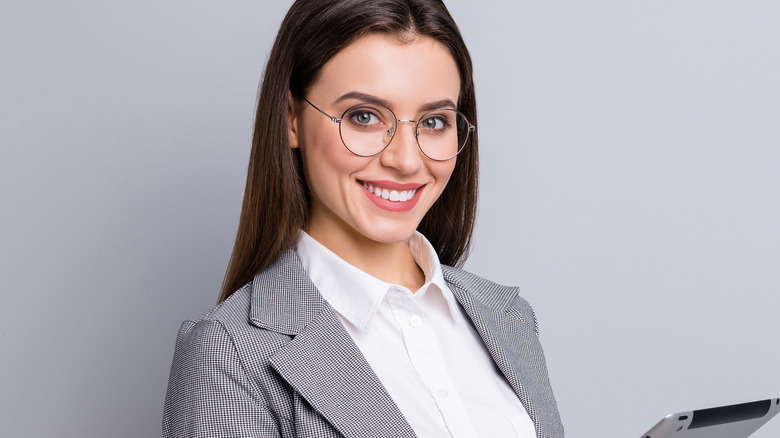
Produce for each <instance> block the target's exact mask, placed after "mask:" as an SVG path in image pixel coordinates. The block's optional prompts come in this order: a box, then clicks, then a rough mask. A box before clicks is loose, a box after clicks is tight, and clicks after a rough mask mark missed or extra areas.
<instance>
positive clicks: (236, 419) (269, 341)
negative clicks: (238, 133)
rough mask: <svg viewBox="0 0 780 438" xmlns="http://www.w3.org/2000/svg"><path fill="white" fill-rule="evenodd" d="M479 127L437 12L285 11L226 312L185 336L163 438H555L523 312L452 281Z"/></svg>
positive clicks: (556, 426) (468, 78)
mask: <svg viewBox="0 0 780 438" xmlns="http://www.w3.org/2000/svg"><path fill="white" fill-rule="evenodd" d="M475 124H476V102H475V97H474V85H473V78H472V69H471V60H470V58H469V55H468V51H467V50H466V47H465V45H464V43H463V40H462V38H461V36H460V34H459V31H458V29H457V27H456V25H455V23H454V22H453V21H452V18H451V17H450V15H449V13H448V11H447V10H446V8H445V6H444V4H443V3H442V2H441V1H437V0H371V1H366V0H362V1H357V0H298V1H296V2H295V3H294V4H293V6H292V7H291V9H290V11H289V12H288V14H287V16H286V18H285V20H284V22H283V23H282V26H281V29H280V31H279V34H278V36H277V39H276V43H275V45H274V47H273V50H272V52H271V55H270V57H269V61H268V64H267V66H266V71H265V77H264V79H263V84H262V88H261V93H260V100H259V103H258V110H257V117H256V124H255V133H254V139H253V147H252V154H251V158H250V164H249V172H248V173H249V174H248V178H247V186H246V191H245V195H244V203H243V208H242V213H241V219H240V224H239V230H238V236H237V238H236V243H235V248H234V251H233V255H232V258H231V261H230V265H229V267H228V272H227V274H226V278H225V283H224V287H223V290H222V294H221V295H220V302H221V304H220V305H219V306H218V307H217V308H216V309H214V310H213V311H211V312H209V313H207V314H206V315H204V316H202V317H200V318H198V319H196V320H192V321H187V322H185V323H184V324H183V325H182V328H181V330H180V333H179V337H178V340H177V345H176V352H175V355H174V360H173V366H172V370H171V377H170V382H169V387H168V395H167V397H166V402H165V418H164V424H163V431H164V435H165V436H171V437H173V436H175V437H201V436H202V437H206V436H230V437H237V436H241V437H341V436H346V437H381V436H386V437H409V436H421V437H440V436H441V437H450V436H451V437H475V436H482V437H533V436H538V437H562V436H563V428H562V425H561V423H560V419H559V416H558V411H557V407H556V404H555V400H554V397H553V394H552V390H551V388H550V384H549V380H548V377H547V370H546V365H545V362H544V358H543V353H542V349H541V346H540V345H539V342H538V339H537V332H536V321H535V317H534V315H533V312H532V311H531V309H530V307H529V306H528V304H527V303H526V302H525V301H524V300H523V299H522V298H520V297H518V296H517V290H516V289H514V288H507V287H503V286H499V285H496V284H493V283H490V282H488V281H486V280H483V279H481V278H478V277H476V276H474V275H471V274H468V273H466V272H463V271H461V270H459V269H457V268H454V267H451V266H458V265H460V264H461V263H462V262H463V260H464V258H465V254H466V252H467V249H468V247H469V242H470V238H471V233H472V228H473V223H474V216H475V210H476V194H477V136H476V128H475ZM447 265H449V266H447Z"/></svg>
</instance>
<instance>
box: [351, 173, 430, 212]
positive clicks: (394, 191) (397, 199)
mask: <svg viewBox="0 0 780 438" xmlns="http://www.w3.org/2000/svg"><path fill="white" fill-rule="evenodd" d="M357 183H358V184H359V185H360V186H362V188H363V193H365V194H366V196H367V197H368V199H369V200H370V201H371V202H372V203H373V204H374V205H376V206H377V207H379V208H381V209H383V210H387V211H391V212H396V213H401V212H406V211H411V210H412V209H413V208H414V206H415V205H417V201H418V200H419V199H420V194H421V193H422V191H423V189H424V188H425V184H419V183H418V184H414V183H412V184H399V183H397V182H393V181H360V180H358V181H357Z"/></svg>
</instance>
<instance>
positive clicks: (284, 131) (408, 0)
mask: <svg viewBox="0 0 780 438" xmlns="http://www.w3.org/2000/svg"><path fill="white" fill-rule="evenodd" d="M369 33H383V34H390V35H394V36H395V37H397V38H398V39H399V40H400V41H409V40H412V39H414V37H416V36H428V37H431V38H433V39H435V40H436V41H438V42H439V43H441V44H442V45H444V46H445V47H446V48H447V49H448V50H449V52H450V54H451V55H452V57H453V59H454V60H455V63H456V64H457V66H458V70H459V73H460V79H461V85H460V95H459V97H458V110H459V111H460V112H462V113H463V114H464V115H465V116H466V117H467V118H468V119H469V121H471V123H472V124H474V125H476V124H477V107H476V97H475V93H474V79H473V70H472V63H471V57H470V55H469V52H468V49H467V48H466V44H465V43H464V41H463V38H462V37H461V34H460V31H459V30H458V27H457V25H456V24H455V22H454V20H453V19H452V16H451V15H450V13H449V11H448V10H447V8H446V7H445V6H444V3H443V2H442V1H441V0H297V1H295V3H294V4H293V5H292V6H291V7H290V10H289V11H288V12H287V15H286V16H285V18H284V21H283V22H282V25H281V27H280V29H279V33H278V34H277V36H276V41H275V42H274V45H273V48H272V49H271V53H270V55H269V58H268V62H267V64H266V67H265V72H264V75H263V80H262V85H261V87H260V97H259V99H258V104H257V113H256V117H255V127H254V134H253V137H252V151H251V154H250V158H249V168H248V170H247V180H246V187H245V190H244V200H243V204H242V207H241V215H240V218H239V224H238V232H237V233H236V241H235V245H234V247H233V253H232V255H231V257H230V262H229V263H228V267H227V272H226V274H225V279H224V282H223V284H222V290H221V293H220V295H219V300H218V302H222V301H223V300H225V299H226V298H227V297H228V296H230V294H232V293H233V292H234V291H236V290H237V289H239V288H240V287H242V286H243V285H245V284H247V283H248V282H250V281H251V280H252V278H253V277H254V276H255V275H257V274H258V273H259V272H260V271H262V270H263V269H264V268H265V267H267V266H268V265H270V264H271V263H272V262H273V261H274V260H276V259H277V258H279V256H281V255H282V254H283V253H284V252H286V251H287V250H289V249H290V248H291V247H292V246H293V245H295V243H296V242H297V239H298V233H299V230H301V229H304V228H305V227H306V224H307V221H308V219H309V208H310V195H309V189H308V186H307V184H306V180H305V178H304V175H303V165H302V161H301V156H300V152H299V150H298V149H293V148H291V147H290V141H289V119H288V111H289V97H288V93H291V94H292V96H293V97H294V98H296V99H301V98H303V97H305V95H306V93H307V92H308V91H309V88H311V86H312V84H313V83H314V82H315V81H316V80H317V78H318V76H319V74H320V71H321V70H322V68H323V66H324V65H325V64H326V63H327V62H328V61H329V60H330V59H331V58H333V56H335V55H336V54H337V53H339V52H340V51H341V50H342V49H344V48H345V47H347V46H348V45H349V44H351V43H352V42H354V41H356V40H357V39H359V38H360V37H362V36H365V35H367V34H369ZM469 142H470V144H469V145H467V147H466V148H465V149H464V150H463V152H461V153H460V154H459V155H458V156H457V157H456V158H454V159H455V160H456V163H455V169H454V170H453V173H452V175H451V177H450V181H449V183H448V184H447V186H446V187H445V189H444V191H443V192H442V194H441V196H440V197H439V199H438V200H437V201H436V202H435V203H434V204H433V205H432V206H431V208H430V210H429V211H428V212H427V213H426V215H425V216H424V217H423V219H422V221H421V222H420V224H419V226H418V227H417V230H418V231H419V232H421V233H422V234H423V235H424V236H425V237H426V238H427V239H428V240H429V241H430V242H431V244H432V245H433V247H434V249H435V250H436V252H437V254H438V256H439V259H440V260H441V263H442V264H445V265H451V266H461V265H462V264H463V262H465V259H466V257H467V255H468V251H469V248H470V245H471V239H472V234H473V230H474V222H475V218H476V210H477V179H478V178H477V174H478V148H477V144H478V142H477V133H476V132H473V133H472V134H471V135H470V139H469Z"/></svg>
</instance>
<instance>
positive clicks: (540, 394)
mask: <svg viewBox="0 0 780 438" xmlns="http://www.w3.org/2000/svg"><path fill="white" fill-rule="evenodd" d="M442 268H443V271H444V278H445V280H446V281H447V282H448V284H449V286H450V289H451V290H452V292H453V294H454V295H455V298H456V299H457V300H458V302H459V303H460V305H461V306H463V309H464V310H465V312H466V314H467V315H468V316H469V318H470V319H471V321H472V323H473V324H474V327H475V329H476V330H477V333H479V335H480V337H481V338H482V340H483V342H484V343H485V346H486V347H487V350H488V351H489V352H490V355H491V356H492V357H493V360H494V361H495V363H496V365H497V366H498V368H499V369H500V370H501V372H502V373H503V374H504V376H505V377H506V379H507V381H508V382H509V384H510V385H511V386H512V388H513V389H514V391H515V393H516V394H517V396H518V397H519V398H520V401H521V402H522V403H523V406H524V407H525V409H526V411H527V412H528V415H529V416H530V417H531V420H532V421H533V422H534V425H535V426H536V433H537V436H539V437H546V436H548V434H547V433H545V427H546V425H547V424H554V423H550V422H549V421H550V418H547V417H548V416H550V415H553V414H548V413H549V412H551V411H554V412H555V413H556V414H557V408H556V407H555V406H554V405H553V406H552V408H551V407H550V406H549V404H550V397H552V394H551V393H550V394H547V392H548V391H547V390H546V389H545V388H549V382H547V381H546V379H547V371H546V365H545V362H544V357H543V356H542V349H541V345H540V344H539V340H538V336H537V333H536V330H535V327H536V322H535V319H534V316H533V314H532V313H531V311H530V307H528V306H518V305H517V304H518V303H516V300H521V301H522V298H520V297H519V296H518V293H517V288H509V287H505V286H499V285H496V284H493V283H489V282H487V281H485V280H483V279H481V278H479V277H476V276H472V275H471V274H468V273H465V272H463V271H460V270H456V269H454V268H450V267H447V266H443V267H442ZM524 307H525V308H526V309H527V312H525V311H524V310H523V308H524ZM540 367H541V370H542V371H543V372H541V373H540V372H539V371H540ZM553 403H554V401H553ZM558 421H559V420H558Z"/></svg>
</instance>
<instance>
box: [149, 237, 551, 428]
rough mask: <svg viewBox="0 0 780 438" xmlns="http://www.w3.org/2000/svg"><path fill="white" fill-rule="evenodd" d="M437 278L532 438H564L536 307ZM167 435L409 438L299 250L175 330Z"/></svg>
mask: <svg viewBox="0 0 780 438" xmlns="http://www.w3.org/2000/svg"><path fill="white" fill-rule="evenodd" d="M443 269H444V278H445V280H446V281H447V283H448V284H449V287H450V289H451V290H452V292H453V294H454V295H455V298H456V299H457V300H458V302H459V303H460V305H461V306H462V307H463V309H464V310H465V311H466V314H468V316H469V317H470V319H471V322H472V323H473V324H474V327H475V328H476V330H477V332H478V333H479V335H480V336H481V337H482V340H483V341H484V343H485V345H486V346H487V349H488V351H489V352H490V354H491V355H492V357H493V360H494V361H495V363H496V365H497V366H498V368H499V369H500V370H501V371H502V372H503V374H504V376H506V378H507V380H508V381H509V383H510V384H511V385H512V388H514V390H515V393H517V395H518V397H519V398H520V400H521V401H522V403H523V405H524V406H525V408H526V410H527V411H528V413H529V414H530V416H531V419H532V420H533V422H534V424H535V425H536V435H537V437H540V438H563V426H562V424H561V420H560V417H559V415H558V408H557V406H556V403H555V398H554V397H553V393H552V389H551V388H550V382H549V379H548V376H547V366H546V365H545V361H544V355H543V353H542V347H541V345H540V344H539V340H538V333H537V326H536V318H535V316H534V314H533V311H532V310H531V307H530V306H529V305H528V303H527V302H526V301H525V300H524V299H522V298H520V297H519V296H518V294H517V289H516V288H508V287H504V286H500V285H497V284H494V283H491V282H488V281H486V280H483V279H481V278H479V277H477V276H475V275H472V274H469V273H467V272H464V271H461V270H458V269H454V268H450V267H446V266H445V267H444V268H443ZM163 435H164V436H165V437H186V438H195V437H258V438H259V437H285V438H292V437H317V438H322V437H355V438H357V437H366V438H369V437H370V438H374V437H394V438H395V437H414V436H416V435H415V433H414V431H413V430H412V428H411V427H410V426H409V424H408V423H407V421H406V419H405V418H404V416H403V415H402V414H401V412H400V411H399V409H398V407H397V406H396V405H395V403H394V402H393V400H392V399H391V398H390V395H389V394H388V393H387V391H386V390H385V388H384V386H382V383H381V382H380V381H379V379H378V378H377V376H376V375H375V374H374V372H373V370H372V369H371V367H370V366H369V364H368V362H366V359H365V358H364V357H363V355H362V354H361V353H360V350H359V349H358V347H357V346H356V345H355V343H354V341H353V340H352V338H351V337H350V336H349V334H348V333H347V331H346V329H345V328H344V326H343V325H342V324H341V321H340V320H339V318H338V316H337V315H336V313H335V311H334V310H333V308H332V307H331V306H330V305H329V304H328V303H327V302H326V301H324V300H323V298H322V296H321V295H320V293H319V292H318V291H317V289H316V288H315V286H314V285H313V284H312V283H311V281H310V280H309V278H308V276H307V274H306V272H305V270H304V268H303V266H302V265H301V262H300V260H299V259H298V257H297V256H296V254H295V251H294V250H289V251H288V252H287V253H285V254H284V255H283V256H282V257H280V258H279V259H278V260H277V261H276V262H274V264H272V265H271V266H269V267H268V268H266V269H265V270H264V271H263V272H261V273H260V274H258V275H257V276H256V277H255V278H254V280H253V281H252V282H251V283H250V284H247V285H246V286H244V287H243V288H241V289H239V290H238V291H236V292H235V293H233V295H231V296H230V297H229V298H228V299H227V300H225V301H224V302H223V303H222V304H220V305H219V306H218V307H217V308H215V309H214V310H212V311H211V312H209V313H207V314H205V315H203V316H202V317H200V318H199V319H196V320H190V321H185V322H184V324H182V326H181V329H180V330H179V336H178V339H177V341H176V351H175V353H174V356H173V365H172V366H171V375H170V380H169V383H168V394H167V396H166V398H165V409H164V418H163Z"/></svg>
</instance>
